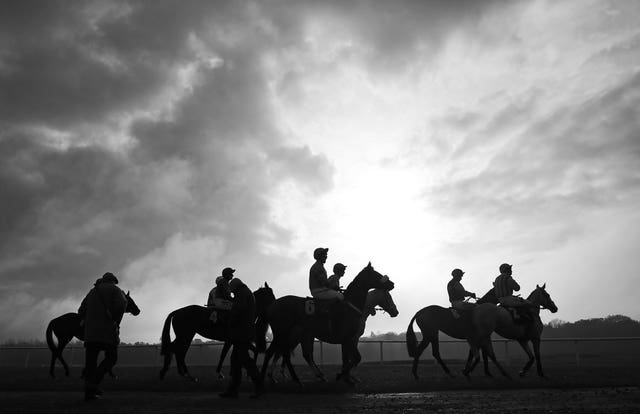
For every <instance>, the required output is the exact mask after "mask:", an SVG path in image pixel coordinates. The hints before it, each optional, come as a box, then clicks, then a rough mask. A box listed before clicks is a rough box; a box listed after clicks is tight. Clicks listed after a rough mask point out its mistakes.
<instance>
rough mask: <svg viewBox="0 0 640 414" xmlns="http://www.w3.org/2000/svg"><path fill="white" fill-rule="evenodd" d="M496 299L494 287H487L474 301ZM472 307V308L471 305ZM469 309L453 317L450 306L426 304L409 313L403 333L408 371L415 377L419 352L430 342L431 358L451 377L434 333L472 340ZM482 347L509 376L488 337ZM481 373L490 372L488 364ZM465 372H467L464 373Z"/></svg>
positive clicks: (501, 370)
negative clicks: (419, 336) (409, 359)
mask: <svg viewBox="0 0 640 414" xmlns="http://www.w3.org/2000/svg"><path fill="white" fill-rule="evenodd" d="M490 302H497V298H496V296H495V293H494V290H493V289H491V290H489V291H488V292H487V293H486V294H485V295H484V296H483V297H481V298H480V299H478V301H477V302H476V304H478V305H479V304H482V303H490ZM474 311H475V309H474ZM472 312H473V311H471V310H470V311H468V312H465V313H464V314H463V315H462V316H461V317H458V318H455V317H454V315H453V312H452V310H451V308H444V307H442V306H438V305H430V306H427V307H425V308H422V309H420V310H419V311H418V312H416V314H415V315H414V316H413V318H412V319H411V321H410V322H409V326H408V328H407V333H406V343H407V352H408V353H409V356H410V357H412V358H413V365H412V368H411V373H412V374H413V377H414V378H415V379H418V363H419V362H420V355H422V352H424V350H425V349H427V347H428V346H429V344H431V352H432V354H433V358H434V359H435V360H436V361H438V364H440V366H441V367H442V369H443V370H444V372H445V373H446V374H447V375H449V376H451V377H453V374H452V373H451V371H450V370H449V368H448V367H447V364H445V363H444V361H443V360H442V358H441V356H440V342H439V340H438V333H439V332H444V333H445V334H447V335H449V336H450V337H453V338H456V339H465V340H467V342H470V341H472V340H473V339H474V338H475V330H474V327H473V321H472V320H471V314H472ZM414 321H415V322H416V324H417V325H418V328H420V331H421V332H422V340H421V341H420V344H418V341H417V338H416V334H415V332H414V330H413V323H414ZM483 345H484V346H483V347H482V352H483V356H484V357H489V358H491V360H492V361H493V362H494V363H495V364H496V366H497V367H498V369H499V370H500V372H501V373H502V375H504V376H506V377H509V374H508V373H507V372H506V371H505V370H504V369H503V368H502V366H501V365H500V364H499V363H498V362H497V360H496V358H495V354H494V352H493V348H492V347H491V342H490V341H485V343H484V344H483ZM471 355H472V354H471V350H470V351H469V357H471ZM485 373H486V374H487V376H491V373H490V372H489V369H488V364H487V365H486V366H485ZM465 375H467V374H465Z"/></svg>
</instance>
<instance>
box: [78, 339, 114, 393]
mask: <svg viewBox="0 0 640 414" xmlns="http://www.w3.org/2000/svg"><path fill="white" fill-rule="evenodd" d="M84 348H85V361H84V364H85V370H86V371H85V388H87V387H89V388H91V387H97V386H98V384H100V382H102V379H103V378H104V375H105V374H106V373H107V372H109V371H110V370H111V368H113V367H114V366H115V365H116V362H117V361H118V346H117V345H114V344H105V343H101V342H85V344H84ZM100 351H104V359H103V360H102V361H101V362H100V365H98V354H99V353H100Z"/></svg>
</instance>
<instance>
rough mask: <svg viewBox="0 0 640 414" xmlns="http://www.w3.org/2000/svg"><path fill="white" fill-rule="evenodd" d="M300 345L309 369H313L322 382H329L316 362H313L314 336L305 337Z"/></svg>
mask: <svg viewBox="0 0 640 414" xmlns="http://www.w3.org/2000/svg"><path fill="white" fill-rule="evenodd" d="M300 345H301V346H302V357H303V358H304V360H305V361H307V365H309V368H311V370H312V371H313V373H314V374H315V376H316V378H318V379H319V380H320V381H324V382H326V381H327V380H326V378H325V377H324V374H323V373H322V371H320V368H318V365H316V362H315V361H314V360H313V336H311V335H306V336H305V337H303V338H302V341H301V343H300Z"/></svg>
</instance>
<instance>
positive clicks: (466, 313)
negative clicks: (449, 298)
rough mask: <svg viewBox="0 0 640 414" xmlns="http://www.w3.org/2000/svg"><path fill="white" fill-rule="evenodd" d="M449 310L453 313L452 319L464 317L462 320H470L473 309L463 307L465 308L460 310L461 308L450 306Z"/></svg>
mask: <svg viewBox="0 0 640 414" xmlns="http://www.w3.org/2000/svg"><path fill="white" fill-rule="evenodd" d="M449 310H450V311H451V314H452V315H453V319H461V318H462V319H464V320H470V319H471V312H472V311H473V309H465V310H461V309H456V308H454V307H450V308H449Z"/></svg>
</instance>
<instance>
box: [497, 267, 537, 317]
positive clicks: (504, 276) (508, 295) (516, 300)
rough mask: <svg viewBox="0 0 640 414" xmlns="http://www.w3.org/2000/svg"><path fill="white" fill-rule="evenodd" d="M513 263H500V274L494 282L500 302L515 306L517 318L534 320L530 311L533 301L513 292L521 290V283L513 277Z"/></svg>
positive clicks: (502, 304) (507, 305) (506, 306)
mask: <svg viewBox="0 0 640 414" xmlns="http://www.w3.org/2000/svg"><path fill="white" fill-rule="evenodd" d="M512 267H513V266H512V265H510V264H507V263H503V264H501V265H500V275H498V277H496V280H495V281H494V282H493V287H494V289H495V293H496V296H497V298H498V303H499V304H500V305H501V306H504V307H505V308H515V310H516V312H515V313H513V316H514V319H515V320H522V319H523V320H525V321H533V315H532V313H531V312H530V310H531V308H532V306H531V303H530V302H529V301H527V300H525V299H523V298H521V297H519V296H514V295H513V292H514V291H515V292H518V291H519V290H520V285H519V284H518V282H516V281H515V279H514V278H513V276H512V274H513V269H512Z"/></svg>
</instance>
